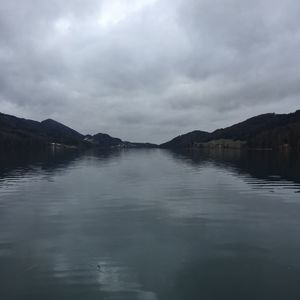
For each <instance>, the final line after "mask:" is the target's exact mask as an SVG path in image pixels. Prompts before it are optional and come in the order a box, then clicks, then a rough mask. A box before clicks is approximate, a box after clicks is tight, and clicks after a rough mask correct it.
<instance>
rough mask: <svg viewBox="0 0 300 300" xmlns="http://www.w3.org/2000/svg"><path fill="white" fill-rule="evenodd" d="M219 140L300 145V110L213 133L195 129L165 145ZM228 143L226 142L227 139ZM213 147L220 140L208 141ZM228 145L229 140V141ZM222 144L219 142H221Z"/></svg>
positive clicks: (186, 145)
mask: <svg viewBox="0 0 300 300" xmlns="http://www.w3.org/2000/svg"><path fill="white" fill-rule="evenodd" d="M218 140H233V141H238V140H239V141H243V142H247V145H248V147H251V148H272V149H275V148H278V147H282V146H285V147H290V148H300V110H298V111H296V112H295V113H290V114H274V113H270V114H263V115H259V116H256V117H253V118H250V119H248V120H246V121H244V122H241V123H238V124H235V125H232V126H230V127H227V128H222V129H217V130H215V131H214V132H212V133H208V132H203V131H193V132H189V133H187V134H183V135H180V136H178V137H176V138H174V139H172V140H171V141H169V142H167V143H164V144H161V145H160V147H162V148H189V147H192V146H195V145H197V144H199V143H200V144H202V145H205V143H206V142H211V141H218ZM223 143H224V142H223ZM207 144H208V145H209V146H212V145H216V144H217V143H214V144H212V143H207ZM227 144H228V142H227ZM217 145H219V144H217Z"/></svg>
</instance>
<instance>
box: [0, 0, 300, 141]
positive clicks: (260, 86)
mask: <svg viewBox="0 0 300 300" xmlns="http://www.w3.org/2000/svg"><path fill="white" fill-rule="evenodd" d="M299 14H300V2H299V1H298V0H285V1H279V0H252V1H240V0H100V1H96V0H64V1H61V0H51V1H49V0H39V1H35V0H22V1H19V0H2V1H1V4H0V111H1V112H4V113H10V114H14V115H17V116H22V117H27V118H33V119H37V120H42V119H44V118H49V117H50V118H54V119H56V120H58V121H60V122H63V123H65V124H67V125H69V126H71V127H73V128H75V129H76V130H79V131H81V132H82V133H96V132H107V133H109V134H111V135H114V136H118V137H120V138H122V139H125V140H126V139H127V140H133V141H145V140H147V141H149V142H162V141H165V140H168V139H169V138H171V137H173V136H176V135H178V134H180V133H185V132H187V131H190V130H194V129H201V130H213V129H215V128H218V127H224V126H227V125H230V124H232V123H234V122H237V121H241V120H243V119H245V118H247V117H250V116H253V115H255V114H260V113H265V112H290V111H294V110H296V109H299V103H300V102H299V94H300V84H299V82H300V67H299V66H300V55H299V49H300V19H299Z"/></svg>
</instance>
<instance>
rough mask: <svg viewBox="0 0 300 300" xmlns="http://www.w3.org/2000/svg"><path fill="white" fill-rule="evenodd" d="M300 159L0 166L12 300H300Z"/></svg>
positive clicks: (95, 159) (95, 155)
mask: <svg viewBox="0 0 300 300" xmlns="http://www.w3.org/2000/svg"><path fill="white" fill-rule="evenodd" d="M299 192H300V158H299V157H297V156H296V155H293V154H290V153H281V154H275V153H272V152H268V151H266V152H239V151H223V152H217V151H215V152H192V151H184V152H171V151H168V150H160V149H147V150H143V149H123V150H114V151H100V150H99V151H88V152H85V153H80V152H76V151H70V152H56V153H51V152H49V153H31V154H28V153H27V154H26V153H22V154H20V153H18V154H15V155H14V154H13V153H12V154H10V155H7V154H6V155H4V154H1V158H0V299H3V300H10V299H29V300H48V299H49V300H50V299H51V300H52V299H62V300H68V299H70V300H77V299H78V300H79V299H80V300H82V299H84V300H89V299H93V300H94V299H97V300H98V299H99V300H101V299H130V300H135V299H141V300H157V299H160V300H176V299H182V300H184V299H186V300H194V299H195V300H214V299H222V300H227V299H228V300H235V299H237V300H248V299H249V300H254V299H261V300H269V299H270V300H277V299H285V300H287V299H289V300H290V299H297V300H299V299H300V285H299V282H300V193H299Z"/></svg>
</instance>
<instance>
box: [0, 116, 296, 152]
mask: <svg viewBox="0 0 300 300" xmlns="http://www.w3.org/2000/svg"><path fill="white" fill-rule="evenodd" d="M49 146H51V147H54V148H86V147H97V148H154V147H160V148H169V149H178V148H205V149H241V148H250V149H280V150H283V149H297V150H300V110H297V111H296V112H294V113H290V114H275V113H269V114H263V115H259V116H256V117H253V118H250V119H248V120H246V121H243V122H241V123H238V124H234V125H232V126H230V127H226V128H221V129H217V130H215V131H213V132H205V131H200V130H195V131H192V132H189V133H186V134H183V135H179V136H177V137H175V138H174V139H172V140H170V141H168V142H166V143H163V144H161V145H159V146H158V145H156V144H152V143H134V142H129V141H123V140H121V139H119V138H116V137H111V136H110V135H108V134H105V133H98V134H95V135H83V134H81V133H79V132H77V131H76V130H74V129H72V128H70V127H68V126H66V125H64V124H62V123H59V122H57V121H55V120H52V119H47V120H44V121H42V122H38V121H33V120H28V119H22V118H18V117H15V116H11V115H7V114H3V113H0V148H1V149H19V148H25V147H30V148H31V147H49Z"/></svg>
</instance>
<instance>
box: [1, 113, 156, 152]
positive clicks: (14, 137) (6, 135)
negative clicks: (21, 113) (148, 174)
mask: <svg viewBox="0 0 300 300" xmlns="http://www.w3.org/2000/svg"><path fill="white" fill-rule="evenodd" d="M53 144H54V146H55V147H102V148H111V147H139V148H141V147H147V148H149V147H156V145H154V144H149V143H131V142H127V141H122V140H121V139H118V138H114V137H111V136H110V135H108V134H104V133H98V134H96V135H93V136H92V135H83V134H81V133H79V132H77V131H76V130H74V129H72V128H70V127H68V126H66V125H64V124H62V123H59V122H57V121H55V120H52V119H47V120H44V121H42V122H38V121H33V120H27V119H22V118H18V117H15V116H11V115H6V114H2V113H0V149H4V150H10V149H20V148H36V147H39V148H41V147H42V148H44V147H48V146H49V145H52V146H53Z"/></svg>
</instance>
